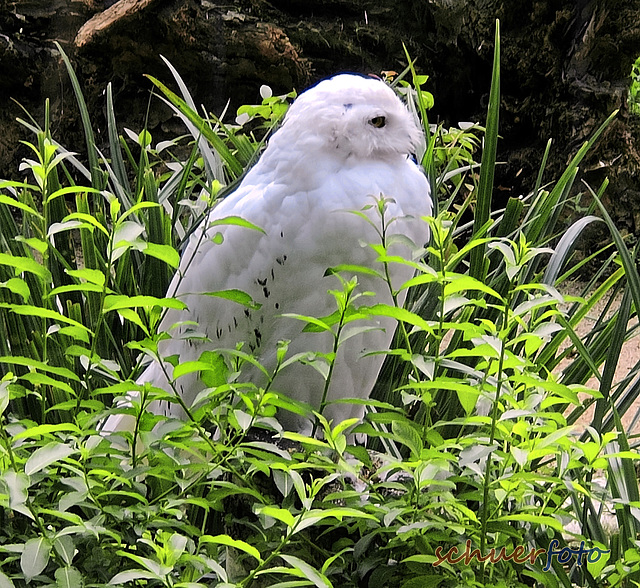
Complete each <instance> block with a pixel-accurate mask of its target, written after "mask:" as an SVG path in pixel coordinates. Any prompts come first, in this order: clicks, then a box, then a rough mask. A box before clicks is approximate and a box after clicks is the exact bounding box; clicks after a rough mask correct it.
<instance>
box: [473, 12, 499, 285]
mask: <svg viewBox="0 0 640 588" xmlns="http://www.w3.org/2000/svg"><path fill="white" fill-rule="evenodd" d="M499 123H500V21H496V33H495V44H494V50H493V71H492V74H491V89H490V91H489V106H488V110H487V124H486V130H485V135H484V149H483V150H482V163H481V165H480V180H479V182H478V195H477V201H476V207H475V214H474V221H473V233H474V235H477V234H480V233H481V232H482V229H483V227H484V226H485V225H486V224H487V222H489V218H490V214H491V200H492V197H493V180H494V173H495V167H496V152H497V148H498V127H499ZM485 252H486V248H485V247H484V246H481V247H476V248H475V249H474V250H473V251H472V252H471V266H470V268H469V274H470V275H471V276H473V277H474V278H478V279H479V280H481V281H482V280H483V279H484V277H485V274H486V267H487V266H486V264H485V261H486V257H485Z"/></svg>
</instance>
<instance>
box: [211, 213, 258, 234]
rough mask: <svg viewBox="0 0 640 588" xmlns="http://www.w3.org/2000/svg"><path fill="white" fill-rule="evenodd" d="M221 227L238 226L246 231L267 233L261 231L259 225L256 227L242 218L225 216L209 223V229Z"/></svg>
mask: <svg viewBox="0 0 640 588" xmlns="http://www.w3.org/2000/svg"><path fill="white" fill-rule="evenodd" d="M220 225H236V226H238V227H244V228H245V229H252V230H254V231H259V232H260V233H264V234H265V235H266V233H265V232H264V230H263V229H261V228H260V227H259V226H258V225H254V224H253V223H250V222H249V221H248V220H245V219H243V218H242V217H240V216H225V217H223V218H219V219H216V220H213V221H210V222H208V223H207V227H208V228H209V227H218V226H220Z"/></svg>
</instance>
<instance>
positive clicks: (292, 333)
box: [103, 74, 431, 432]
mask: <svg viewBox="0 0 640 588" xmlns="http://www.w3.org/2000/svg"><path fill="white" fill-rule="evenodd" d="M421 140H422V134H421V130H420V129H419V127H418V126H417V124H416V120H415V117H414V115H412V114H411V113H410V112H409V110H408V109H407V108H406V107H405V105H404V104H403V103H402V101H401V100H400V99H399V98H398V96H397V95H396V94H395V92H394V91H393V90H392V89H391V88H390V87H389V86H388V85H387V84H385V83H384V82H383V81H381V80H379V79H374V78H371V77H364V76H359V75H353V74H340V75H336V76H334V77H332V78H330V79H327V80H324V81H321V82H320V83H318V84H317V85H315V86H312V87H311V88H309V89H308V90H306V91H305V92H303V93H302V94H301V95H300V96H299V97H298V98H297V99H296V100H295V101H294V103H293V104H292V105H291V107H290V108H289V111H288V112H287V114H286V116H285V118H284V121H283V123H282V125H281V127H280V128H279V129H278V130H277V131H276V132H275V133H274V135H273V136H272V138H271V139H270V140H269V143H268V146H267V148H266V149H265V151H264V153H263V154H262V156H261V157H260V159H259V160H258V162H257V163H256V164H255V166H254V167H253V168H252V169H251V170H250V171H249V172H248V173H247V174H246V176H245V177H244V179H243V180H242V182H241V183H240V185H239V186H238V188H237V189H236V190H235V191H234V192H233V193H232V194H231V195H229V196H228V197H227V198H225V199H224V200H222V202H220V203H219V204H217V205H216V206H215V208H214V209H213V210H212V211H211V213H210V214H209V217H208V218H207V222H204V223H203V224H202V227H201V228H200V229H199V230H197V231H196V232H195V233H194V234H193V235H192V237H191V239H190V241H189V244H188V245H187V247H186V249H185V251H184V252H183V255H182V259H181V263H180V267H179V269H178V271H177V273H176V275H175V277H174V279H173V281H172V283H171V285H170V287H169V291H168V296H175V297H177V298H178V299H180V300H182V301H183V302H184V303H185V304H186V305H187V310H182V311H179V310H170V311H169V312H168V313H167V314H166V316H165V317H164V319H163V321H162V323H161V325H160V330H161V331H167V332H168V333H170V334H171V338H169V339H167V340H165V341H163V342H162V343H161V344H160V345H159V351H160V354H161V356H163V357H168V356H172V355H178V356H179V360H180V362H186V361H192V360H197V359H198V358H199V357H200V355H201V354H202V353H203V352H204V351H213V350H219V349H233V348H235V347H236V345H237V344H238V343H240V342H242V343H243V348H242V349H243V350H244V351H247V352H250V353H252V354H253V355H254V356H255V357H256V358H257V359H258V360H259V361H260V363H261V364H262V365H263V366H264V367H266V368H267V369H268V370H273V369H274V367H275V366H276V361H277V348H278V342H279V341H281V340H288V341H290V344H289V350H288V356H291V355H293V354H295V353H302V352H320V353H327V352H329V351H331V349H332V345H333V340H332V337H331V335H330V334H327V333H316V332H303V328H304V327H305V323H304V322H302V321H300V320H296V319H294V318H291V317H289V316H283V314H285V313H296V314H301V315H307V316H313V317H324V316H328V315H330V314H331V313H332V312H334V311H335V310H336V302H335V299H334V297H333V296H332V295H331V294H329V293H328V290H335V289H340V282H339V281H338V279H337V278H336V276H335V275H331V274H330V273H327V271H326V270H327V269H328V268H332V267H335V266H338V265H341V264H342V265H344V264H351V265H360V266H367V267H370V268H373V269H376V270H378V271H383V266H382V264H381V263H380V262H378V261H376V259H377V257H378V255H377V254H376V253H375V251H374V250H373V249H372V248H371V246H370V245H371V244H379V243H380V237H379V235H378V234H377V232H376V229H375V228H374V226H371V224H369V223H368V222H367V221H366V220H365V219H363V218H362V217H361V216H359V215H357V214H353V211H363V213H364V214H366V215H367V217H369V218H370V220H371V221H372V222H373V224H374V225H375V226H377V227H380V224H381V222H380V218H379V215H378V213H377V212H376V207H375V205H374V204H375V199H376V198H378V199H379V198H380V197H381V196H384V197H385V198H387V199H389V201H388V204H387V210H386V213H385V216H386V218H387V221H388V220H390V219H391V218H394V219H395V220H394V221H393V222H391V223H390V224H389V226H388V228H387V238H389V237H391V236H392V235H402V238H401V239H397V243H396V244H395V245H393V246H392V248H391V252H392V253H393V254H395V255H402V256H403V257H404V258H405V259H411V258H412V257H415V256H416V255H418V252H419V251H420V250H421V249H422V248H424V246H425V244H426V242H427V240H428V237H429V232H428V227H427V224H426V222H425V221H424V220H423V219H421V217H424V216H426V215H429V214H430V213H431V197H430V191H429V183H428V180H427V178H426V176H425V174H424V173H423V171H422V169H421V168H420V167H419V166H418V165H417V164H416V163H415V162H414V160H413V159H412V158H411V154H412V153H414V152H415V148H416V146H417V145H418V144H419V142H420V141H421ZM368 205H369V206H368ZM371 205H374V206H371ZM367 206H368V208H367ZM226 217H241V218H243V219H245V220H246V221H248V222H250V223H252V224H254V225H256V226H257V227H260V229H262V230H261V231H258V230H253V229H248V228H247V227H242V226H236V225H231V224H224V223H222V224H221V223H216V222H215V221H220V220H221V219H224V218H226ZM212 222H213V223H214V224H213V225H212ZM389 270H390V278H391V282H392V284H393V286H394V288H398V287H399V286H400V285H401V284H402V283H403V282H405V281H406V280H408V279H410V278H411V276H412V270H411V268H409V267H407V266H403V265H400V264H390V266H389ZM345 277H346V278H350V277H351V276H349V275H348V272H347V275H345ZM357 279H358V286H357V290H356V291H357V292H374V293H375V295H374V296H367V297H363V298H361V299H360V300H362V301H363V303H366V304H367V305H372V304H376V303H385V304H392V298H391V295H390V293H389V288H388V286H387V285H386V283H385V282H384V281H383V280H381V279H380V278H379V277H376V276H373V275H367V274H362V273H361V274H359V275H358V277H357ZM231 289H237V290H241V291H243V292H246V293H247V294H249V295H250V296H251V298H252V299H253V300H254V301H255V302H256V303H258V304H260V308H259V309H249V308H246V307H244V306H242V305H240V304H238V303H236V302H233V301H230V300H226V299H223V298H219V297H212V296H206V295H202V293H204V292H213V291H221V290H231ZM404 297H405V291H404V290H403V291H401V292H400V294H399V296H398V298H399V301H400V303H402V302H403V301H404ZM176 325H177V326H176ZM365 325H366V326H369V327H370V328H369V329H360V330H359V331H358V332H356V333H355V334H353V336H351V337H350V338H348V339H347V340H346V341H344V342H343V343H342V345H341V346H340V347H339V352H338V355H337V359H336V362H335V366H334V370H333V374H332V377H331V380H330V387H329V389H328V395H327V400H328V401H329V404H328V405H327V406H326V407H324V411H323V415H324V416H325V417H326V418H327V419H328V420H333V422H334V424H336V423H338V422H340V421H342V420H344V419H347V418H351V417H361V416H362V414H363V408H362V406H361V405H358V404H348V403H337V404H336V403H334V404H332V403H331V402H330V401H335V400H337V399H343V398H361V399H365V398H368V397H369V393H370V392H371V389H372V387H373V385H374V383H375V380H376V378H377V375H378V372H379V370H380V367H381V364H382V361H383V358H384V356H383V355H381V354H371V352H376V351H381V350H385V349H388V348H389V345H390V343H391V339H392V337H393V333H394V330H395V326H396V325H395V322H394V321H393V320H391V319H384V318H382V319H371V320H370V321H369V322H365ZM192 333H198V334H199V335H198V337H197V338H193V337H190V334H192ZM203 335H204V336H203ZM165 368H166V369H167V370H168V373H169V374H171V373H172V367H171V366H170V365H169V364H168V363H166V364H165ZM241 378H244V380H245V381H246V380H251V381H253V382H254V383H255V384H256V385H264V384H265V381H264V376H263V375H262V374H261V373H260V372H259V371H258V370H255V371H248V372H247V373H243V374H242V375H241ZM261 378H262V379H261ZM147 381H148V382H151V383H152V384H153V385H155V386H158V387H161V388H164V389H166V390H170V387H169V384H168V382H167V379H166V376H165V375H164V372H163V370H162V369H161V366H160V365H159V364H158V363H157V362H154V363H152V364H151V365H150V366H149V367H148V368H147V369H146V371H145V372H144V373H143V374H142V375H141V376H140V378H139V380H138V382H139V383H142V382H147ZM175 385H176V388H177V391H178V392H179V394H181V396H182V398H183V400H184V402H185V403H186V405H187V406H190V405H191V404H192V403H193V401H194V399H195V398H196V396H197V395H198V393H199V392H201V390H202V389H204V388H205V384H204V383H202V381H201V380H200V378H199V377H198V375H197V374H195V373H194V374H191V375H187V376H184V377H181V378H178V379H177V380H176V381H175ZM324 387H325V380H324V377H323V375H321V373H319V371H318V370H316V369H314V367H312V366H310V365H308V364H307V365H305V364H303V363H292V364H290V365H288V366H287V367H285V368H284V369H283V370H282V371H281V372H279V374H278V376H277V377H276V379H275V380H274V382H273V384H272V385H271V388H270V390H274V391H277V392H280V393H283V394H285V395H287V396H288V397H290V398H292V399H295V400H298V401H302V402H306V403H308V404H309V405H311V407H313V409H315V410H318V409H319V408H320V406H319V405H320V403H321V399H322V396H323V391H324ZM156 404H158V403H156ZM162 404H164V406H155V407H154V406H152V409H153V410H154V411H155V412H162V411H164V412H166V413H169V414H173V415H175V416H179V417H184V416H185V415H184V411H183V410H182V408H181V407H180V406H179V405H178V404H173V403H171V404H167V403H162ZM278 420H279V422H280V423H281V424H282V425H283V427H284V428H286V429H288V430H294V431H301V432H308V431H310V430H311V426H310V421H309V420H307V419H306V418H304V417H301V416H300V415H297V414H293V413H290V412H287V411H280V412H279V414H278ZM132 425H133V417H132V416H128V415H122V414H118V415H113V416H111V417H109V419H107V421H106V423H105V425H104V427H103V431H107V432H108V431H116V430H125V429H132Z"/></svg>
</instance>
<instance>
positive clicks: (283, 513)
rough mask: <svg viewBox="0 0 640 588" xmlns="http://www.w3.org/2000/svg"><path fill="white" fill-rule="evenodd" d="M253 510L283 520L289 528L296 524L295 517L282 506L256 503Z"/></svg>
mask: <svg viewBox="0 0 640 588" xmlns="http://www.w3.org/2000/svg"><path fill="white" fill-rule="evenodd" d="M254 510H255V513H256V514H258V515H263V516H267V517H271V518H273V519H277V520H279V521H281V522H283V523H284V524H285V525H287V527H289V528H291V527H293V526H294V525H295V524H296V519H295V518H294V516H293V515H292V514H291V513H290V512H289V511H288V510H286V509H284V508H277V507H275V506H262V505H257V506H256V507H255V509H254Z"/></svg>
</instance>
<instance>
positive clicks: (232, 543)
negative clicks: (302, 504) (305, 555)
mask: <svg viewBox="0 0 640 588" xmlns="http://www.w3.org/2000/svg"><path fill="white" fill-rule="evenodd" d="M287 512H288V511H287ZM200 543H215V544H217V545H226V546H227V547H233V548H234V549H238V550H239V551H244V552H245V553H248V554H249V555H250V556H251V557H255V558H256V559H257V560H258V561H259V562H260V563H262V558H261V557H260V552H259V551H258V550H257V549H256V548H255V547H253V545H249V544H248V543H245V542H244V541H241V540H239V539H232V538H231V537H229V535H215V536H214V537H212V536H210V535H203V536H202V537H200Z"/></svg>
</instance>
